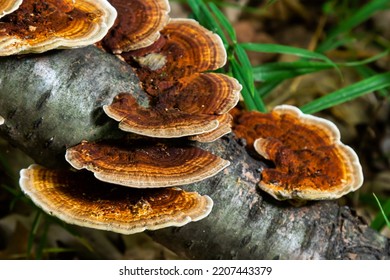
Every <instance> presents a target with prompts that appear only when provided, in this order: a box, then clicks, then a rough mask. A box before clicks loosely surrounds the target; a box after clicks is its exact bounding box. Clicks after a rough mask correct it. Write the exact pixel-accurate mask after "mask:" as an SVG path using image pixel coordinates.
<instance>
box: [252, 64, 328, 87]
mask: <svg viewBox="0 0 390 280" xmlns="http://www.w3.org/2000/svg"><path fill="white" fill-rule="evenodd" d="M329 68H333V65H332V64H329V63H326V62H312V61H305V60H300V61H294V62H272V63H266V64H263V65H260V66H256V67H253V78H254V80H255V81H259V82H261V81H263V82H264V81H280V80H286V79H289V78H294V77H296V76H300V75H304V74H310V73H314V72H318V71H321V70H324V69H329Z"/></svg>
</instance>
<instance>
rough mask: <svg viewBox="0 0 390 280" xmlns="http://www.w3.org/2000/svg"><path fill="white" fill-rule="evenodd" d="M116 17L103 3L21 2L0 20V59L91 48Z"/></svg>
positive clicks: (87, 0) (86, 0) (95, 0)
mask: <svg viewBox="0 0 390 280" xmlns="http://www.w3.org/2000/svg"><path fill="white" fill-rule="evenodd" d="M116 15H117V13H116V10H115V9H114V8H113V7H112V6H111V5H110V4H109V3H108V2H107V1H105V0H80V1H71V0H61V1H60V0H45V1H35V0H24V1H23V3H22V4H21V5H20V6H19V8H18V9H17V10H15V11H14V12H12V13H10V14H8V15H6V16H4V17H2V18H1V19H0V55H1V56H5V55H12V54H20V53H41V52H45V51H47V50H51V49H55V48H77V47H83V46H87V45H91V44H93V43H96V42H98V41H100V40H101V39H102V38H103V37H104V36H105V35H106V33H107V31H108V29H109V28H110V27H111V26H112V25H113V24H114V20H115V18H116Z"/></svg>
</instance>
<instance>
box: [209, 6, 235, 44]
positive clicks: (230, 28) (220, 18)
mask: <svg viewBox="0 0 390 280" xmlns="http://www.w3.org/2000/svg"><path fill="white" fill-rule="evenodd" d="M209 7H210V9H211V11H212V12H213V13H214V15H215V17H216V18H217V19H218V21H219V23H220V24H221V26H222V27H223V28H224V29H225V30H226V32H227V34H228V35H229V37H230V39H231V40H232V41H233V43H235V42H237V37H236V31H235V30H234V28H233V26H232V25H231V24H230V22H229V20H228V19H227V18H226V17H225V15H224V14H223V13H222V12H221V11H220V10H219V9H218V7H217V6H216V5H215V4H214V3H213V2H210V3H209Z"/></svg>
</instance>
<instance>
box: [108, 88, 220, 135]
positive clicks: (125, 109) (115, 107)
mask: <svg viewBox="0 0 390 280" xmlns="http://www.w3.org/2000/svg"><path fill="white" fill-rule="evenodd" d="M103 109H104V112H105V113H106V114H107V115H108V116H109V117H111V118H113V119H114V120H116V121H119V122H120V123H119V128H120V129H122V130H124V131H127V132H133V133H136V134H140V135H145V136H150V137H156V138H175V137H182V136H188V135H196V134H201V133H205V132H209V131H212V130H214V129H216V128H217V127H218V120H217V116H216V115H205V114H198V115H196V114H189V113H185V112H181V111H178V110H177V109H175V108H167V107H164V106H153V107H149V108H145V107H142V106H140V105H138V103H137V102H136V100H135V98H134V97H133V96H132V95H130V94H126V93H122V94H119V95H117V96H116V97H115V98H114V100H113V102H112V104H111V105H109V106H103Z"/></svg>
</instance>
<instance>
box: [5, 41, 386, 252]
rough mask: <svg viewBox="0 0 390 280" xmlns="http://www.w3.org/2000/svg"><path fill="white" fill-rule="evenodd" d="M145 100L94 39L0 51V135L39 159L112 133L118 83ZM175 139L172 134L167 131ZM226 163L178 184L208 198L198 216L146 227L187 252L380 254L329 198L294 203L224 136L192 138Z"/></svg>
mask: <svg viewBox="0 0 390 280" xmlns="http://www.w3.org/2000/svg"><path fill="white" fill-rule="evenodd" d="M130 91H131V92H132V93H133V95H134V96H135V97H136V98H137V100H138V101H139V103H140V104H142V105H143V106H148V100H147V97H146V95H145V93H143V92H142V90H141V89H140V88H139V85H138V80H137V77H135V76H134V74H133V72H132V70H131V68H130V67H129V66H127V65H126V64H124V63H123V62H121V61H119V60H118V59H117V58H116V57H115V56H112V55H110V54H106V53H103V52H102V51H100V50H98V49H97V48H95V47H87V48H83V49H76V50H61V51H52V52H48V53H46V54H41V55H25V56H21V57H17V56H13V57H7V58H1V59H0V115H1V116H3V117H4V119H5V123H4V124H3V125H1V126H0V135H1V136H2V137H4V138H5V139H7V140H8V141H9V142H10V143H12V144H13V145H15V146H17V147H19V148H20V149H22V150H23V151H25V152H26V153H27V154H28V155H30V156H31V157H32V158H33V159H34V160H35V161H36V162H37V163H40V164H42V165H45V166H47V167H61V166H62V167H64V166H68V165H67V164H66V162H65V160H64V154H65V149H66V147H69V146H72V145H75V144H77V143H79V142H81V140H84V139H85V140H90V141H92V140H96V139H101V138H111V137H114V138H116V137H120V136H121V135H123V132H120V131H119V130H118V128H117V125H118V124H117V123H116V122H114V121H112V120H110V119H109V118H108V117H106V116H105V115H104V112H103V110H102V105H104V104H109V103H111V101H112V98H113V97H114V96H115V95H116V94H118V93H120V92H130ZM172 141H174V140H172ZM194 145H198V146H200V147H202V148H204V149H207V150H209V151H212V152H213V153H215V154H217V155H219V156H220V157H222V158H224V159H228V160H230V162H231V165H230V166H229V167H228V168H226V169H225V170H224V171H223V172H221V173H219V174H218V175H216V176H214V177H212V178H210V179H207V180H204V181H202V182H199V183H195V184H191V185H187V186H183V188H184V189H186V190H195V191H197V192H199V193H201V194H207V195H209V196H210V197H211V198H212V199H213V200H214V203H215V204H214V208H213V211H212V212H211V214H210V215H209V216H208V217H207V218H206V219H204V220H202V221H199V222H195V223H190V224H188V225H186V226H184V227H181V228H174V227H172V228H166V229H162V230H158V231H154V232H149V234H150V235H151V236H152V237H153V239H154V240H156V241H158V242H160V243H161V244H163V245H165V246H166V247H168V248H170V249H171V250H173V251H174V252H176V253H177V254H179V255H180V256H183V257H186V258H191V259H389V258H390V257H389V255H390V246H389V239H387V238H386V237H384V236H381V235H380V234H379V233H377V232H375V231H373V230H372V229H370V228H369V227H368V226H367V225H365V224H364V223H363V221H362V220H361V219H359V217H357V216H356V215H355V214H354V212H353V211H351V210H350V209H349V208H347V207H341V206H339V205H338V204H337V202H336V201H320V202H310V203H308V204H306V205H305V206H302V207H292V206H290V205H289V204H288V203H285V202H278V201H275V200H274V199H273V198H272V197H270V196H268V195H267V194H265V193H263V192H261V191H259V190H258V189H257V188H256V183H257V181H258V180H259V178H260V174H259V171H258V168H259V166H260V164H261V163H260V162H258V161H256V160H254V159H253V158H251V157H250V156H248V154H247V153H246V152H245V149H244V147H243V146H242V145H241V144H240V141H237V140H236V139H235V138H234V137H233V136H232V135H228V136H225V137H223V138H222V139H220V140H218V141H215V142H214V143H210V144H199V143H194Z"/></svg>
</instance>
